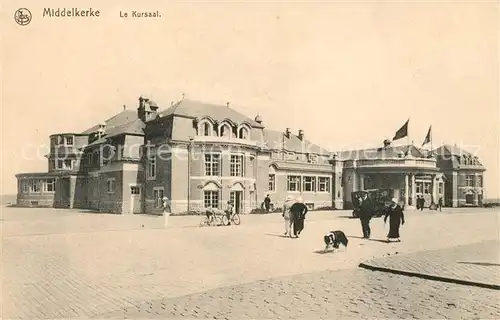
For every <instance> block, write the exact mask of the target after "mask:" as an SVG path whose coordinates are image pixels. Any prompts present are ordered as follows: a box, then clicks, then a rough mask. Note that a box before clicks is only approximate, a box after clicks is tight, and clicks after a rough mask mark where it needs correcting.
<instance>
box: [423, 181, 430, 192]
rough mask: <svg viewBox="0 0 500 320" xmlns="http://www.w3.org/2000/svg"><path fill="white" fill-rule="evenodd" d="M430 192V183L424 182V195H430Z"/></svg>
mask: <svg viewBox="0 0 500 320" xmlns="http://www.w3.org/2000/svg"><path fill="white" fill-rule="evenodd" d="M430 190H431V183H430V182H424V194H430V193H431V192H430Z"/></svg>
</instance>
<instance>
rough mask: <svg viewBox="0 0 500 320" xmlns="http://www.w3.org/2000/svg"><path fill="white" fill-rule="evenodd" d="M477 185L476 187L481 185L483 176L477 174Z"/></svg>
mask: <svg viewBox="0 0 500 320" xmlns="http://www.w3.org/2000/svg"><path fill="white" fill-rule="evenodd" d="M477 186H478V187H482V186H483V176H477Z"/></svg>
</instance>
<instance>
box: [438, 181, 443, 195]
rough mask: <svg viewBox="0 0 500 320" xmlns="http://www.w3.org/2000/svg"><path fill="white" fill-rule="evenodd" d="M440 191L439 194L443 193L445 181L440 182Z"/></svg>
mask: <svg viewBox="0 0 500 320" xmlns="http://www.w3.org/2000/svg"><path fill="white" fill-rule="evenodd" d="M438 193H439V194H443V183H442V182H440V183H439V184H438Z"/></svg>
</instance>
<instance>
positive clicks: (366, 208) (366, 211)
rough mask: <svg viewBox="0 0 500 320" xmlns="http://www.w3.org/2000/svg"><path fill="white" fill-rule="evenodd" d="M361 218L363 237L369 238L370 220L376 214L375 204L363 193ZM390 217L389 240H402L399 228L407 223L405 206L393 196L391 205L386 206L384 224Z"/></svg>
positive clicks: (360, 207) (360, 204) (360, 208)
mask: <svg viewBox="0 0 500 320" xmlns="http://www.w3.org/2000/svg"><path fill="white" fill-rule="evenodd" d="M359 201H360V203H359V219H360V221H361V229H362V231H363V239H369V238H370V236H371V229H370V220H371V219H372V217H373V215H374V209H375V206H374V204H373V202H372V200H371V199H370V198H369V197H368V195H367V194H363V195H362V196H361V198H360V199H359ZM388 218H389V233H388V234H387V242H391V241H392V240H395V241H397V242H400V241H401V239H400V235H399V228H400V226H401V225H403V224H404V223H405V217H404V213H403V208H402V207H401V206H400V205H399V203H398V201H397V199H396V198H392V200H391V202H390V204H389V206H387V207H386V208H385V215H384V224H385V223H387V219H388Z"/></svg>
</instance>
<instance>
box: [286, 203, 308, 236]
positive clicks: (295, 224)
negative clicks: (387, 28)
mask: <svg viewBox="0 0 500 320" xmlns="http://www.w3.org/2000/svg"><path fill="white" fill-rule="evenodd" d="M307 211H308V209H307V206H306V205H305V204H304V200H303V199H302V197H297V198H294V197H293V196H287V197H286V199H285V203H284V204H283V214H282V216H283V218H284V219H285V236H289V237H290V238H292V237H294V238H298V237H299V235H300V233H301V232H302V230H304V220H305V218H306V214H307Z"/></svg>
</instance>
